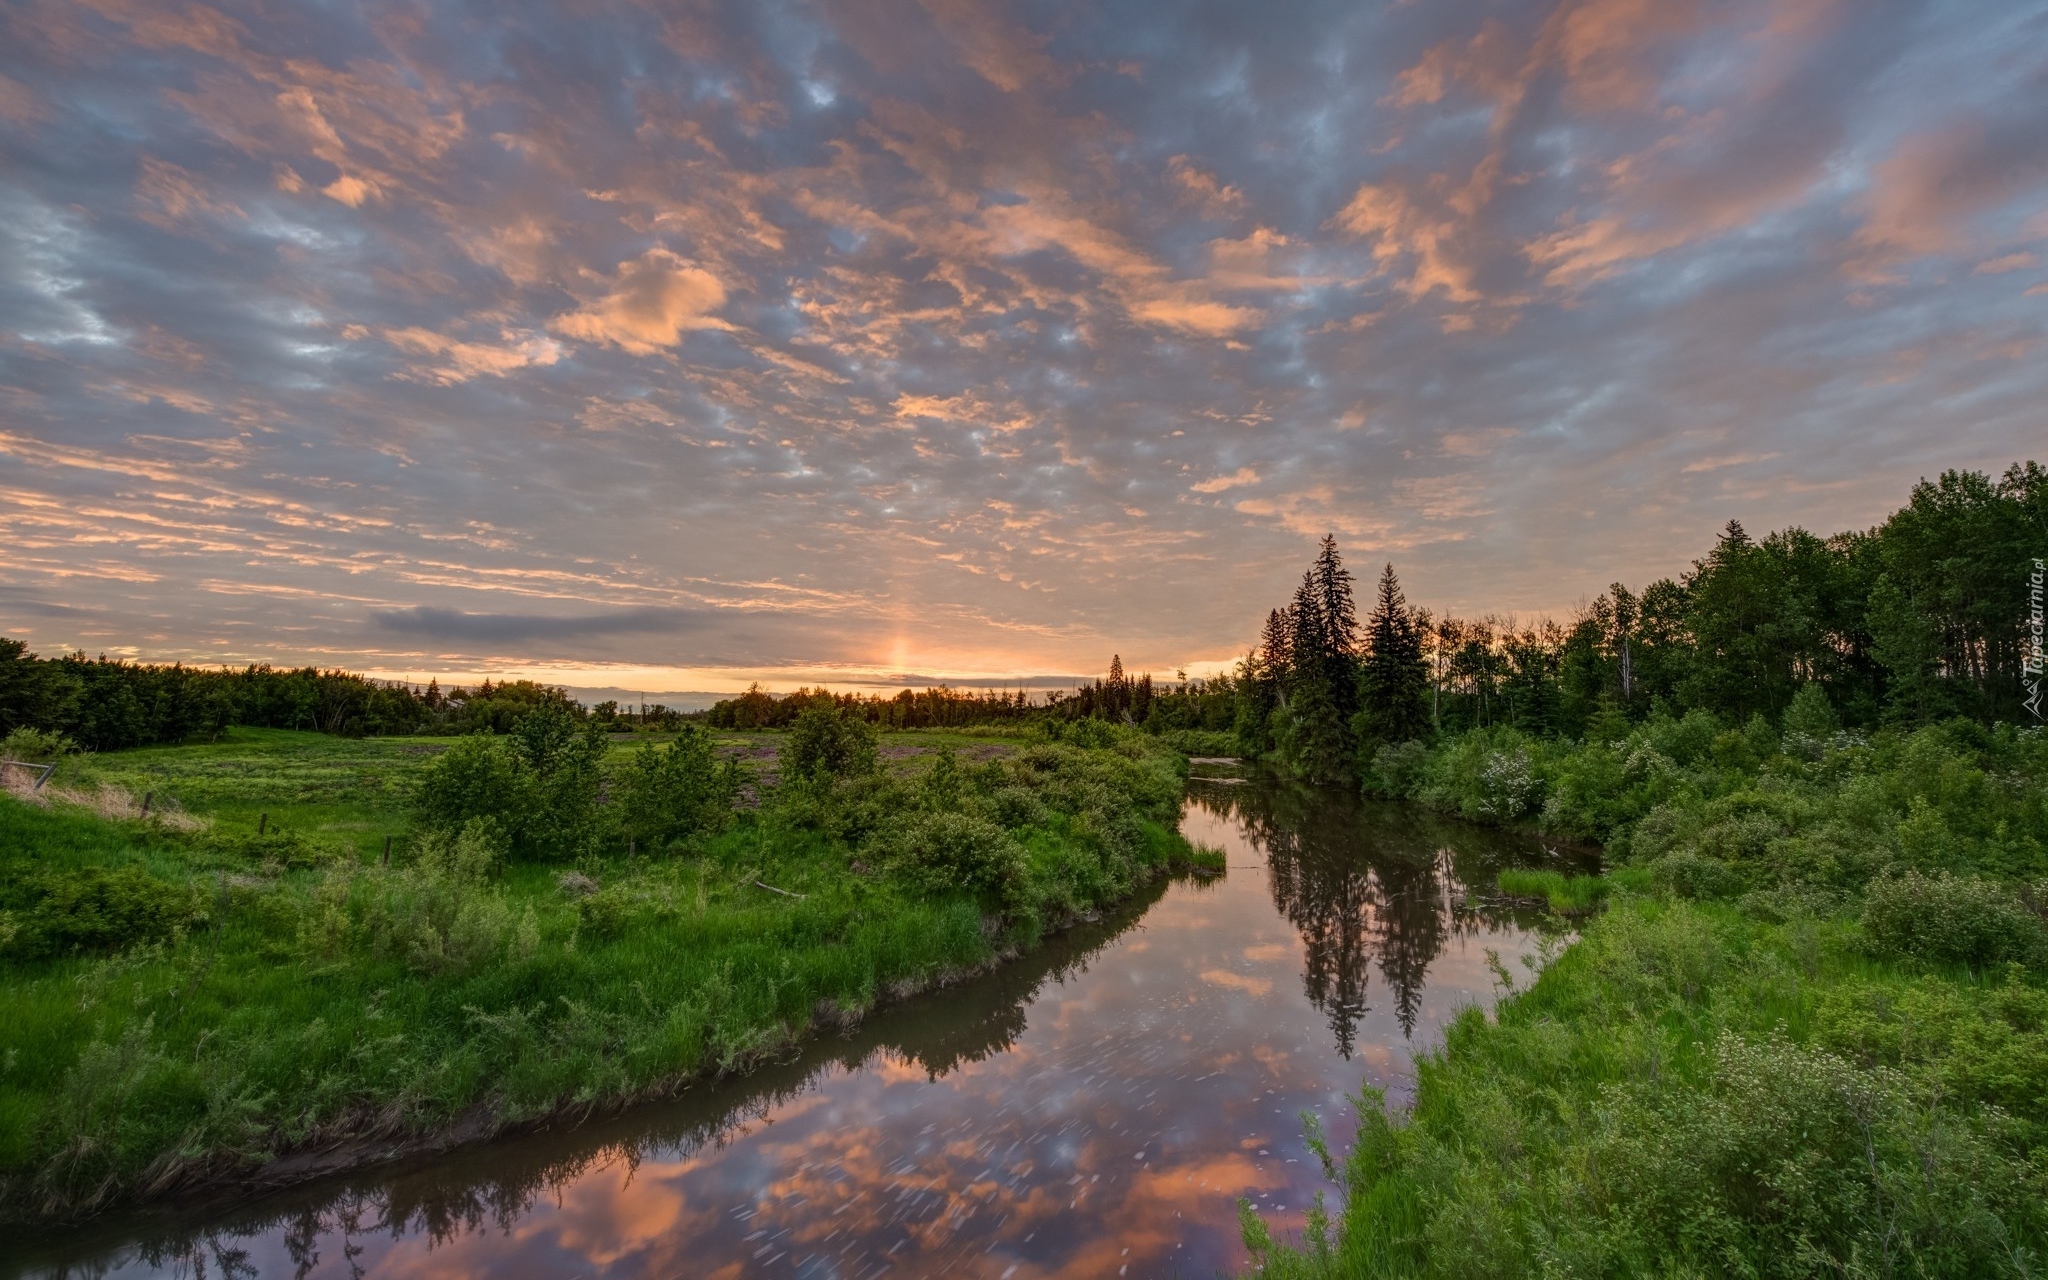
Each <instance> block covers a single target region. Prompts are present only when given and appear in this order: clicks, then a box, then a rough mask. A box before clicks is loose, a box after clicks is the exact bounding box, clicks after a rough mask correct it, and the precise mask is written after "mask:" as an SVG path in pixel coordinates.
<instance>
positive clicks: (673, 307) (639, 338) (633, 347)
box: [548, 249, 733, 356]
mask: <svg viewBox="0 0 2048 1280" xmlns="http://www.w3.org/2000/svg"><path fill="white" fill-rule="evenodd" d="M724 305H725V286H724V285H723V284H720V283H719V281H718V277H716V276H714V275H712V274H711V273H710V272H708V271H706V270H704V269H703V268H701V267H697V266H693V265H691V264H690V263H689V262H688V261H686V260H684V259H683V258H681V257H678V256H677V255H675V254H673V253H671V252H669V251H668V250H667V249H649V250H648V251H647V252H646V253H644V254H642V255H641V256H640V257H638V258H636V259H634V260H632V261H630V262H622V263H620V264H619V273H618V276H617V278H616V279H614V280H613V281H612V282H611V284H610V286H609V288H608V289H607V290H606V292H605V293H604V294H603V295H602V296H601V297H599V298H597V299H595V300H593V301H591V302H588V303H585V304H584V305H583V306H582V307H580V308H578V309H577V310H575V311H571V312H569V313H567V314H566V315H560V316H556V317H555V318H554V319H553V320H552V321H550V322H549V324H548V327H549V328H551V329H553V330H555V332H557V333H560V334H563V335H565V336H567V337H571V338H580V339H582V340H583V341H585V342H598V343H609V344H611V345H613V346H616V347H619V348H620V349H622V350H624V351H627V352H629V353H631V354H633V355H636V356H647V355H653V354H654V353H655V352H657V351H659V350H661V349H662V348H663V347H672V346H675V345H676V344H677V343H679V342H681V341H682V340H683V334H685V333H686V332H689V331H690V330H692V329H730V328H732V327H733V326H732V325H730V324H728V323H726V322H725V321H723V320H720V319H718V318H717V317H715V316H713V315H712V314H711V313H712V312H713V311H716V310H717V309H718V308H720V307H722V306H724Z"/></svg>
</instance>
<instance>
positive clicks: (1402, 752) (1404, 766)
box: [1366, 742, 1429, 800]
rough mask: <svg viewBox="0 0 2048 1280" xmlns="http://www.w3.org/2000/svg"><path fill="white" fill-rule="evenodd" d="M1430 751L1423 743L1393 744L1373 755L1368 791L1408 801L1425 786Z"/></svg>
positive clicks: (1367, 784) (1368, 776) (1367, 781)
mask: <svg viewBox="0 0 2048 1280" xmlns="http://www.w3.org/2000/svg"><path fill="white" fill-rule="evenodd" d="M1428 766H1429V748H1428V747H1427V746H1425V745H1424V744H1422V743H1420V742H1390V743H1388V744H1387V745H1385V746H1383V747H1381V748H1380V749H1379V750H1378V751H1375V752H1374V753H1373V757H1372V769H1371V771H1370V772H1369V773H1368V775H1367V777H1366V789H1367V790H1368V791H1377V792H1379V793H1380V794H1381V795H1384V796H1392V797H1393V798H1395V799H1397V800H1405V799H1407V798H1408V797H1410V796H1412V795H1414V794H1415V793H1416V791H1417V790H1418V789H1420V787H1421V786H1422V781H1423V778H1424V776H1425V775H1424V771H1425V770H1426V769H1427V768H1428Z"/></svg>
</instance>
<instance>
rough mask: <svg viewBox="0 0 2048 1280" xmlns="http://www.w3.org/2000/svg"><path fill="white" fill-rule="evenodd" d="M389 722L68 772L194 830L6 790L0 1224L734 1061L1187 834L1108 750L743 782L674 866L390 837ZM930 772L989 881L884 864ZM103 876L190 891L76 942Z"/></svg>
mask: <svg viewBox="0 0 2048 1280" xmlns="http://www.w3.org/2000/svg"><path fill="white" fill-rule="evenodd" d="M407 745H411V744H405V743H402V742H399V743H394V742H389V741H381V742H375V743H371V744H348V745H347V746H346V747H334V746H332V745H331V744H329V743H327V742H324V741H317V740H316V741H311V742H308V741H307V740H306V737H305V736H302V735H284V734H269V735H245V734H242V733H237V734H236V735H234V739H233V740H231V741H230V742H229V743H226V744H223V745H222V746H221V747H219V748H213V747H208V748H196V749H194V750H193V754H192V756H190V757H189V758H188V757H183V756H180V755H179V754H178V753H177V752H170V751H153V752H149V753H134V755H135V756H136V757H138V758H137V759H130V758H127V757H122V756H108V757H100V758H97V759H95V760H93V761H90V762H83V763H82V764H79V765H74V766H73V768H74V770H75V772H74V776H73V777H72V779H71V784H72V785H83V784H84V783H86V782H88V781H91V782H99V781H117V780H119V781H125V782H127V784H128V785H134V784H135V782H138V781H146V782H149V783H154V785H155V787H156V789H157V790H158V791H159V798H160V800H161V798H162V797H163V796H164V795H165V794H166V793H168V794H169V795H170V796H171V798H174V799H177V800H179V801H181V802H183V803H184V804H185V805H186V806H187V808H188V809H189V810H190V811H191V812H193V813H196V814H199V815H202V816H206V817H210V818H212V820H213V825H212V826H211V827H210V828H208V829H206V830H203V831H199V832H180V831H178V830H174V829H171V828H169V827H166V826H165V825H163V824H161V823H157V822H145V821H110V820H108V819H105V818H102V817H100V816H97V815H96V814H94V813H91V812H88V811H86V810H84V809H82V808H77V807H71V806H66V805H63V804H55V805H49V806H37V805H33V804H29V803H24V802H23V801H21V800H18V799H15V798H12V797H6V796H0V1026H4V1027H5V1028H6V1032H5V1035H4V1040H0V1043H4V1051H0V1215H4V1216H6V1217H9V1218H13V1219H16V1220H19V1219H23V1218H33V1217H48V1216H63V1215H69V1214H76V1213H81V1212H86V1211H89V1210H91V1209H92V1208H94V1207H96V1206H99V1205H103V1204H106V1203H109V1202H111V1201H114V1200H119V1199H127V1198H134V1197H137V1196H146V1195H149V1194H153V1193H156V1192H160V1191H163V1190H165V1189H168V1188H171V1187H175V1186H180V1185H188V1184H191V1183H195V1182H200V1181H205V1180H209V1179H221V1178H230V1179H231V1178H233V1177H236V1176H238V1175H241V1174H245V1173H247V1172H250V1171H252V1170H255V1169H258V1168H260V1167H262V1166H263V1165H265V1164H266V1163H268V1162H270V1161H272V1160H274V1159H276V1158H277V1157H278V1156H279V1155H281V1154H284V1153H287V1152H290V1151H293V1150H296V1149H302V1148H305V1147H308V1146H310V1145H314V1144H327V1143H333V1142H340V1141H346V1140H349V1139H360V1138H372V1137H374V1138H379V1139H398V1140H403V1139H406V1138H409V1137H419V1136H424V1135H430V1134H433V1133H436V1132H438V1131H442V1130H446V1129H449V1128H450V1127H451V1126H453V1125H455V1124H457V1122H461V1123H462V1125H463V1128H464V1131H465V1132H477V1133H482V1132H489V1131H491V1130H493V1129H496V1128H500V1127H502V1126H506V1125H511V1124H517V1123H520V1122H522V1121H527V1120H532V1119H534V1118H537V1117H541V1116H546V1115H552V1114H556V1113H559V1112H562V1111H564V1110H565V1109H566V1110H568V1111H570V1112H572V1113H573V1112H575V1111H577V1110H579V1109H582V1108H590V1107H603V1106H610V1105H615V1104H617V1103H620V1102H622V1101H624V1100H627V1099H630V1098H633V1097H635V1096H638V1095H642V1094H646V1093H649V1092H653V1091H659V1090H663V1089H668V1088H672V1087H674V1086H675V1085H676V1084H678V1083H679V1082H681V1081H683V1080H686V1079H688V1078H690V1077H693V1076H696V1075H700V1074H702V1073H705V1072H720V1071H733V1070H742V1069H744V1068H745V1067H746V1066H747V1065H748V1064H749V1063H750V1062H752V1061H754V1060H756V1059H757V1058H758V1057H759V1056H760V1055H762V1054H764V1053H768V1052H772V1051H773V1050H775V1049H776V1048H777V1047H778V1046H781V1045H784V1044H786V1043H788V1042H789V1041H790V1040H792V1039H793V1038H794V1037H797V1036H801V1035H803V1034H805V1033H806V1031H807V1030H808V1029H809V1028H811V1027H812V1026H814V1025H815V1024H816V1023H817V1022H818V1021H819V1020H820V1019H825V1020H827V1021H828V1022H830V1023H831V1024H833V1025H838V1024H839V1023H840V1022H841V1021H842V1020H843V1018H844V1017H845V1016H846V1014H847V1013H848V1012H849V1011H851V1012H852V1013H854V1014H858V1013H859V1012H860V1011H862V1010H865V1009H868V1008H870V1007H871V1006H873V1005H874V1004H876V1003H877V1002H878V1001H882V1000H886V999H889V998H891V997H893V996H898V995H902V994H906V993H908V992H910V991H914V990H917V989H919V988H921V987H923V986H926V985H929V984H930V983H932V982H934V981H937V980H940V979H942V978H943V977H945V976H946V975H949V974H956V973H960V972H963V971H968V970H972V969H974V968H976V967H978V966H981V965H985V964H989V963H991V962H993V961H994V960H995V959H997V958H998V957H999V956H1000V955H1002V954H1004V953H1005V951H1006V949H1008V948H1011V947H1015V946H1020V945H1028V944H1029V943H1030V942H1031V941H1032V940H1033V939H1034V938H1036V937H1037V936H1038V935H1039V934H1040V933H1041V932H1042V931H1043V930H1045V929H1047V928H1050V927H1055V926H1057V925H1058V924H1060V923H1061V922H1062V921H1064V920H1065V919H1067V918H1070V917H1072V916H1076V915H1080V914H1083V913H1085V912H1087V911H1090V910H1092V909H1094V908H1096V907H1099V906H1102V905H1107V904H1108V903H1109V902H1112V901H1114V900H1116V899H1117V898H1120V897H1122V896H1123V895H1126V894H1128V893H1130V892H1131V891H1132V890H1133V889H1134V888H1135V887H1136V886H1137V885H1139V884H1141V883H1143V881H1144V880H1145V879H1146V878H1148V877H1149V876H1151V875H1153V874H1156V873H1157V872H1159V871H1161V870H1163V869H1165V868H1166V867H1167V865H1168V864H1169V863H1172V862H1175V861H1181V860H1184V858H1183V854H1184V852H1185V848H1186V845H1185V841H1183V840H1182V839H1181V838H1180V836H1179V835H1178V833H1177V832H1176V831H1175V830H1174V829H1173V826H1172V824H1173V822H1174V820H1175V817H1176V815H1177V799H1178V795H1179V787H1180V776H1179V773H1178V771H1177V762H1176V761H1175V760H1174V758H1172V757H1170V756H1169V755H1167V754H1166V753H1164V752H1161V751H1157V750H1156V749H1148V748H1146V747H1145V746H1144V745H1143V744H1142V743H1138V742H1136V741H1135V740H1134V741H1133V742H1131V743H1129V744H1126V745H1125V746H1123V747H1121V748H1119V749H1116V750H1102V751H1083V750H1078V749H1074V748H1070V747H1060V746H1051V745H1040V746H1035V747H1029V748H1019V749H1017V750H1015V751H1013V752H1012V754H1011V755H1009V756H1007V757H1005V758H1004V759H999V760H995V761H992V762H990V763H987V764H983V765H979V766H972V767H966V768H959V769H952V770H943V771H942V770H933V769H930V768H928V767H924V762H922V761H920V762H919V767H918V769H916V770H915V771H914V772H915V773H916V775H917V776H916V777H905V776H890V775H878V776H876V777H873V778H868V779H862V780H858V781H857V782H849V783H846V784H842V785H840V786H837V787H822V788H811V789H808V790H804V791H801V792H792V793H789V794H787V795H780V796H771V797H770V803H769V804H768V805H767V806H766V807H765V808H763V809H761V810H759V811H756V812H750V813H746V814H742V815H740V816H739V817H738V819H737V820H736V822H735V824H734V825H732V826H731V827H730V828H729V829H727V830H725V831H724V832H722V833H720V834H717V835H715V836H703V837H701V838H697V839H695V840H694V841H693V842H692V843H690V844H689V845H688V846H687V847H685V848H683V849H682V850H681V851H680V852H678V853H677V854H676V855H675V856H670V857H662V858H649V857H644V856H643V857H633V858H629V857H625V856H623V855H619V856H609V857H586V858H584V859H582V860H580V861H578V862H576V863H574V864H560V863H556V864H546V863H534V862H525V863H521V862H513V863H510V864H504V865H500V866H497V867H495V868H493V867H492V865H491V864H490V862H489V860H488V858H487V857H485V856H484V855H483V854H482V853H479V854H478V855H477V856H476V857H470V856H469V855H467V854H465V853H464V852H463V851H462V849H461V848H457V847H456V846H455V845H453V844H450V843H449V842H448V841H447V840H446V839H443V840H441V842H440V843H435V842H434V841H431V840H426V839H425V838H423V837H416V838H412V839H409V840H408V839H406V838H404V833H405V832H406V831H407V813H406V809H405V808H404V805H403V802H402V797H403V796H404V794H405V788H406V777H405V772H406V771H407V770H408V769H416V768H417V767H418V763H419V762H420V761H422V760H424V759H426V758H428V757H427V756H426V755H424V754H421V753H410V754H408V753H406V752H405V751H403V748H404V747H405V746H407ZM394 748H396V749H394ZM272 765H274V767H270V766H272ZM905 772H906V773H909V772H913V771H910V770H906V771H905ZM940 774H944V775H945V776H944V778H943V782H944V785H945V786H946V787H947V788H948V792H947V796H946V798H945V804H946V805H949V806H950V807H951V810H952V811H953V812H956V813H957V814H959V815H961V816H962V821H966V820H969V819H971V820H972V821H974V822H978V823H983V824H986V825H987V828H988V829H989V830H992V831H995V832H997V833H999V835H998V836H997V837H995V839H997V840H998V841H999V842H1009V843H1007V844H1004V845H1002V847H1005V848H1014V849H1016V850H1017V851H1018V852H1017V856H1018V857H1020V858H1021V859H1022V860H1023V861H1022V877H1023V878H1022V879H1021V881H1020V882H1019V884H1018V886H1017V887H1016V892H1015V895H1014V896H1013V897H1010V898H1005V899H1002V900H997V899H995V898H990V897H986V896H983V897H977V896H976V895H975V894H973V893H970V892H967V891H964V890H961V889H958V888H949V887H948V886H946V885H945V884H934V883H931V882H929V881H928V880H920V879H918V878H915V877H912V876H908V875H906V874H902V873H899V870H898V867H899V859H900V858H901V857H904V856H907V855H906V854H903V853H900V852H899V846H898V844H897V843H895V842H896V841H897V840H898V834H897V833H900V831H901V830H903V827H902V826H901V824H900V822H899V819H900V818H901V817H902V815H904V814H906V813H914V812H926V811H930V810H932V809H934V808H936V807H937V806H938V801H937V800H936V799H935V798H934V797H931V796H928V795H927V794H926V793H925V792H926V790H927V789H928V788H927V784H926V782H925V781H923V779H925V778H927V777H936V776H937V775H940ZM280 779H284V781H280ZM934 785H936V784H934ZM266 814H267V815H268V821H267V823H266V833H265V835H264V836H263V837H262V838H260V839H259V838H257V837H256V835H255V834H254V827H255V822H254V820H253V819H254V818H256V817H257V816H258V815H266ZM280 820H282V821H283V822H284V823H285V824H286V825H285V830H284V833H283V834H282V835H280V834H279V833H278V831H277V827H278V825H279V823H280ZM293 823H298V824H302V826H301V827H300V828H296V829H295V828H294V827H293V826H292V825H290V824H293ZM977 829H979V828H977ZM380 831H395V832H398V833H400V835H401V838H400V839H399V840H398V841H396V842H395V854H394V858H393V862H392V865H390V866H388V867H387V866H385V865H383V863H382V840H381V838H377V839H374V841H373V840H372V839H368V838H365V836H366V835H370V836H374V835H376V834H377V833H379V832H380ZM458 843H459V842H458ZM1006 856H1007V855H1006ZM117 871H118V872H120V873H121V874H122V875H127V874H128V873H129V872H130V871H132V872H133V873H134V875H133V879H134V881H135V884H136V885H140V886H142V889H141V890H138V891H154V892H158V893H161V894H163V895H167V900H170V901H175V902H177V903H182V904H186V905H187V906H189V907H190V908H191V910H190V911H188V912H187V913H186V914H183V915H177V916H165V915H164V914H163V913H162V912H158V913H157V914H156V915H148V914H146V913H145V914H141V915H137V914H135V913H134V912H133V911H130V914H129V915H128V916H124V917H122V918H123V919H146V920H162V921H164V923H162V924H161V925H160V926H158V927H154V932H153V933H152V935H151V936H149V937H146V938H142V937H129V938H125V939H119V940H117V941H116V943H115V944H114V945H112V946H106V945H100V944H99V943H97V942H94V941H93V940H94V939H97V938H101V937H102V936H103V934H96V933H93V932H91V931H90V930H88V929H85V928H84V927H83V924H82V923H81V921H80V920H78V919H76V918H75V917H76V916H77V914H78V913H79V912H81V911H85V912H92V913H99V914H98V915H95V916H94V917H93V918H94V919H101V918H102V917H104V916H105V914H106V913H107V912H108V911H118V910H129V909H130V908H131V907H133V905H134V904H132V903H128V902H126V900H125V899H122V900H116V898H114V897H110V896H109V893H108V892H106V891H102V889H101V888H97V887H96V886H99V884H100V880H99V878H100V877H103V876H104V875H105V874H107V873H109V872H117ZM122 883H123V884H124V885H125V884H127V883H128V882H127V881H123V882H122ZM52 886H55V887H54V888H53V887H52ZM80 886H84V887H83V889H81V888H80ZM150 886H154V887H155V888H154V890H151V889H150ZM763 886H772V887H773V888H772V889H770V888H764V887H763ZM60 890H61V891H60ZM774 890H781V891H782V892H775V891H774ZM123 891H125V890H123ZM94 894H97V895H98V896H97V897H95V896H94ZM110 904H111V905H110ZM143 905H144V906H145V907H146V906H148V905H149V904H148V903H144V904H143ZM66 913H69V915H68V916H67V914H66ZM57 917H64V920H59V921H58V922H57V923H60V924H61V923H66V922H67V921H68V925H67V927H69V928H70V930H71V931H70V932H68V933H66V932H63V931H62V930H57V931H56V932H52V929H53V928H54V927H55V926H54V925H52V923H51V922H52V920H53V919H55V918H57ZM39 922H40V923H39ZM84 923H91V922H90V921H86V922H84ZM36 929H41V930H42V932H41V933H36V932H34V931H35V930H36ZM31 937H61V938H66V939H73V940H80V939H83V940H84V941H75V945H72V946H71V949H70V950H68V951H67V950H62V949H61V948H60V949H59V950H57V951H55V952H53V951H51V949H50V948H49V947H38V948H30V947H29V946H27V944H26V942H25V941H24V940H26V939H30V938H31Z"/></svg>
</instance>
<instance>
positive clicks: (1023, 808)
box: [989, 784, 1052, 831]
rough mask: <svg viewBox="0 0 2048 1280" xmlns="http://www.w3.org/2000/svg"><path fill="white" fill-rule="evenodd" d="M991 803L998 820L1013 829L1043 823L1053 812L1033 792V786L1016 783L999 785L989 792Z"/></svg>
mask: <svg viewBox="0 0 2048 1280" xmlns="http://www.w3.org/2000/svg"><path fill="white" fill-rule="evenodd" d="M989 803H990V805H991V806H992V807H993V808H994V810H995V819H996V821H997V822H1000V823H1002V824H1003V825H1004V826H1005V827H1008V828H1009V829H1011V830H1012V831H1015V830H1018V829H1020V828H1023V827H1035V826H1039V825H1042V824H1043V823H1044V822H1045V820H1046V819H1047V818H1048V817H1049V816H1051V812H1052V811H1051V810H1049V809H1047V808H1046V807H1045V803H1044V801H1042V800H1040V799H1039V798H1038V797H1037V796H1036V795H1034V794H1032V791H1031V788H1029V787H1021V786H1017V785H1015V784H1011V785H1009V786H1003V787H997V788H996V789H995V790H994V791H993V792H991V793H990V794H989Z"/></svg>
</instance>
